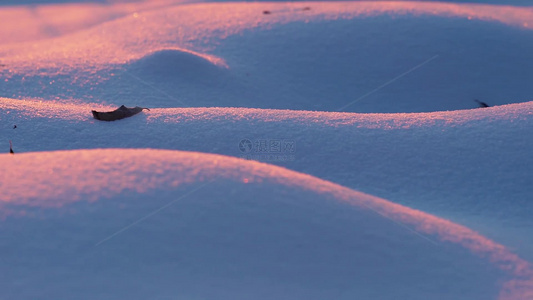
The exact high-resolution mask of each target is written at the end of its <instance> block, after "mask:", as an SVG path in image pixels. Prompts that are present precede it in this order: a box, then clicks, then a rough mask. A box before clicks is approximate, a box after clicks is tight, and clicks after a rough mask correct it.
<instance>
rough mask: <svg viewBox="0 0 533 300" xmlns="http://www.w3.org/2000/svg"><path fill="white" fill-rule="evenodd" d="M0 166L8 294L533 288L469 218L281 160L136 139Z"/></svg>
mask: <svg viewBox="0 0 533 300" xmlns="http://www.w3.org/2000/svg"><path fill="white" fill-rule="evenodd" d="M0 163H1V164H2V166H3V167H4V168H6V169H10V170H12V171H11V172H10V174H9V175H8V174H6V173H2V175H0V176H1V180H0V182H2V184H8V185H9V187H10V188H9V190H7V191H6V192H4V193H2V194H0V205H1V207H2V211H3V212H4V213H5V212H10V215H8V216H4V218H5V220H4V221H3V222H2V228H3V229H2V231H3V236H4V238H2V240H1V242H0V247H1V248H2V249H3V250H2V253H3V254H2V260H1V261H0V266H1V268H2V270H3V272H2V275H0V276H2V277H1V278H2V280H0V282H1V284H2V285H3V286H2V289H1V290H2V294H3V297H5V298H7V299H10V298H17V299H35V298H36V297H37V298H40V299H60V298H73V297H72V295H76V296H75V298H76V299H94V298H109V299H119V298H120V299H122V298H128V299H145V298H147V297H149V298H151V299H169V298H172V299H176V298H178V299H203V298H209V299H250V298H253V299H302V298H305V299H333V298H334V299H354V298H362V299H370V298H379V299H398V298H402V299H428V298H431V299H496V298H498V299H526V298H525V297H530V296H531V295H532V294H531V293H532V292H533V272H532V271H531V266H530V265H529V264H528V263H527V262H525V261H523V260H521V259H519V258H518V257H516V256H515V255H514V254H512V253H510V252H509V251H508V250H507V249H506V248H505V247H503V246H501V245H498V244H496V243H494V242H492V241H490V240H488V239H486V238H484V237H482V236H480V235H478V234H477V233H475V232H473V231H471V230H469V229H467V228H465V227H462V226H458V225H456V224H453V223H451V222H448V221H445V220H442V219H438V218H435V217H433V216H431V215H428V214H425V213H422V212H420V211H415V210H412V209H408V208H406V207H402V206H400V205H397V204H393V203H391V202H388V201H385V200H382V199H379V198H376V197H372V196H369V195H365V194H362V193H358V192H355V191H353V190H350V189H347V188H343V187H341V186H338V185H335V184H332V183H330V182H327V181H323V180H320V179H317V178H314V177H311V176H309V175H305V174H300V173H295V172H293V171H289V170H287V169H282V168H279V167H274V166H271V165H267V164H262V163H257V162H251V161H245V160H239V159H236V158H230V157H224V156H218V155H208V154H201V153H187V152H177V151H168V150H126V149H109V150H77V151H67V152H65V151H54V152H40V153H28V154H20V155H14V156H12V155H9V154H2V155H0ZM35 166H39V168H35ZM36 208H41V209H39V210H36ZM47 208H49V209H47ZM50 208H53V209H50ZM151 211H153V212H154V213H153V214H148V213H149V212H151ZM147 216H148V217H147ZM142 217H147V218H146V219H144V220H142V221H141V222H138V223H134V222H135V221H137V220H139V219H140V218H142ZM132 223H134V225H132V226H128V225H131V224H132ZM125 227H126V229H125V230H124V231H121V232H119V233H118V234H116V235H114V233H115V232H117V231H119V230H121V229H124V228H125ZM415 230H416V231H415ZM465 250H468V251H465ZM443 282H445V283H446V284H445V285H443Z"/></svg>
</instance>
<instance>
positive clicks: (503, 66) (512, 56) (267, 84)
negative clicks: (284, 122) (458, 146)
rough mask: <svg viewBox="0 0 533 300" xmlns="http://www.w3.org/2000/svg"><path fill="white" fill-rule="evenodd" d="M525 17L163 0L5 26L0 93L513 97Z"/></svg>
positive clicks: (328, 102)
mask: <svg viewBox="0 0 533 300" xmlns="http://www.w3.org/2000/svg"><path fill="white" fill-rule="evenodd" d="M68 9H69V8H65V9H64V10H65V13H68V12H69V11H68ZM130 9H131V8H130ZM264 10H268V11H270V12H271V14H268V15H265V14H263V13H262V12H263V11H264ZM21 17H22V16H21ZM529 24H533V10H532V9H530V8H519V7H511V6H507V7H500V6H490V5H473V4H462V5H459V4H446V3H420V2H417V3H408V2H400V3H383V2H379V3H373V2H355V3H352V2H342V3H316V2H312V3H240V4H235V3H232V4H227V3H216V4H194V5H176V6H173V7H164V8H160V9H148V10H144V11H143V10H141V11H139V12H135V13H133V14H129V15H127V16H125V17H122V18H118V19H116V20H112V21H109V22H105V23H102V24H101V25H98V26H94V27H90V28H89V29H87V30H82V31H78V32H75V33H71V34H64V35H60V36H58V37H56V38H51V39H45V40H39V41H33V42H26V43H15V42H11V43H10V42H9V40H10V39H9V37H7V38H6V39H7V41H5V42H4V44H5V45H4V46H3V47H2V48H1V49H0V56H1V57H2V61H1V62H0V63H2V64H4V65H5V66H4V67H3V69H4V70H3V72H2V75H3V77H4V78H6V80H5V81H3V82H0V90H1V92H0V95H2V96H5V97H12V98H17V97H39V98H44V99H54V98H59V99H65V98H75V99H82V100H85V101H91V102H100V103H116V104H122V102H124V101H128V102H130V103H135V104H137V105H143V106H151V107H189V106H193V107H194V106H195V107H203V106H238V107H255V108H277V109H300V110H302V109H303V110H322V111H338V110H343V111H356V112H421V111H440V110H454V109H469V108H475V107H477V104H476V103H475V102H474V101H473V100H474V99H476V98H479V99H481V100H482V101H485V102H487V103H489V104H490V105H497V104H507V103H514V102H525V101H530V100H531V94H532V93H533V88H532V86H531V84H530V82H529V78H531V77H533V54H532V52H531V51H529V49H531V48H533V39H532V38H531V36H532V35H533V31H531V26H530V25H529ZM509 25H510V26H509ZM30 27H31V26H30ZM32 28H33V27H32ZM406 72H407V74H406ZM402 74H404V75H402ZM399 76H400V77H399ZM391 80H392V81H391ZM384 84H388V85H387V86H385V87H384V88H379V87H382V86H383V85H384ZM376 88H378V90H376ZM368 93H370V94H368ZM353 101H355V103H352V102H353ZM350 103H352V104H350Z"/></svg>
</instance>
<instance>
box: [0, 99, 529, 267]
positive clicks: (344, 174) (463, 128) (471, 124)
mask: <svg viewBox="0 0 533 300" xmlns="http://www.w3.org/2000/svg"><path fill="white" fill-rule="evenodd" d="M0 103H1V104H0V107H1V108H2V110H1V111H2V114H1V115H0V116H1V117H2V119H3V120H9V121H8V122H5V123H4V124H2V125H3V128H2V131H3V132H4V133H5V134H6V138H5V139H11V140H12V141H13V143H14V147H15V151H16V152H31V151H51V150H61V149H84V148H117V147H121V148H144V147H151V148H163V149H177V150H189V151H200V152H211V153H219V154H225V155H230V156H237V157H244V158H248V157H249V158H252V159H263V160H265V161H266V162H268V163H271V164H277V165H281V166H285V167H287V168H290V169H293V170H297V171H300V172H304V173H308V174H311V175H314V176H317V177H319V178H323V179H326V180H330V181H333V182H337V183H339V184H342V185H345V186H348V187H351V188H354V189H358V190H361V191H364V192H368V193H371V194H374V195H379V196H381V197H383V198H386V199H389V200H392V201H394V202H397V203H402V204H405V205H408V206H410V207H414V208H418V209H422V210H424V211H427V212H430V213H433V214H437V215H439V216H442V217H445V218H449V219H452V220H454V221H456V222H459V223H462V224H465V225H468V226H469V227H472V228H474V229H475V230H478V231H480V232H482V233H483V234H485V235H488V236H489V237H491V238H493V239H495V240H497V241H500V242H502V243H505V244H507V245H511V246H512V247H513V248H515V251H517V252H518V253H520V254H521V255H523V256H524V257H526V258H528V259H533V257H532V256H531V253H533V240H532V238H531V232H530V228H531V227H532V226H533V223H532V219H531V217H530V214H531V211H533V203H532V202H531V201H530V199H532V198H533V194H532V190H531V188H530V183H531V182H533V177H532V176H533V175H532V174H531V166H533V161H532V156H531V151H530V150H531V149H533V141H532V139H530V138H528V136H529V132H530V130H531V122H532V117H533V107H532V106H533V103H532V102H529V103H524V104H515V105H508V106H500V107H494V108H486V109H476V110H467V111H456V112H440V113H428V114H348V113H328V112H305V111H280V110H257V109H238V108H188V109H153V110H151V111H150V112H146V111H145V112H144V113H143V114H141V115H138V116H135V117H133V118H131V119H126V120H122V121H120V122H113V123H106V122H100V121H96V120H94V119H92V116H91V115H90V113H89V111H90V109H91V108H93V107H95V108H96V107H97V106H96V105H94V106H91V105H80V104H61V103H50V102H46V101H43V102H38V101H18V100H10V99H2V101H1V102H0ZM98 109H100V110H108V109H111V107H107V108H106V107H99V108H98ZM14 124H16V125H17V128H16V129H12V127H13V125H14ZM243 139H248V140H250V141H252V142H253V143H254V149H253V150H252V151H250V152H243V151H242V150H241V149H240V148H239V142H240V141H241V140H243ZM261 140H266V141H270V140H286V141H292V142H293V143H294V151H293V152H288V151H284V152H282V153H279V154H281V157H279V158H277V157H268V156H264V155H266V154H276V153H265V152H259V151H258V149H257V143H259V142H260V141H261ZM6 146H7V144H6ZM260 155H263V156H264V157H261V156H260ZM289 156H292V157H293V158H292V159H291V157H289ZM284 158H286V159H284Z"/></svg>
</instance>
